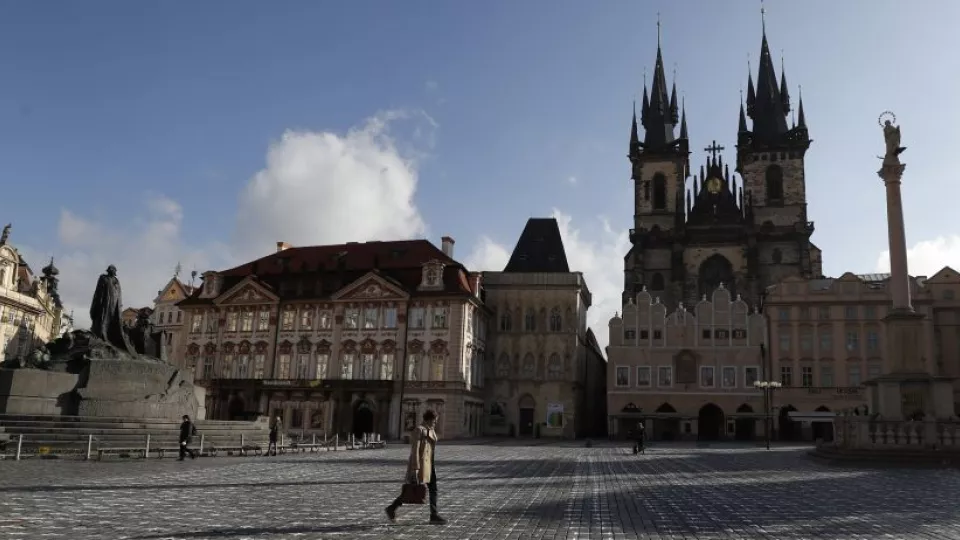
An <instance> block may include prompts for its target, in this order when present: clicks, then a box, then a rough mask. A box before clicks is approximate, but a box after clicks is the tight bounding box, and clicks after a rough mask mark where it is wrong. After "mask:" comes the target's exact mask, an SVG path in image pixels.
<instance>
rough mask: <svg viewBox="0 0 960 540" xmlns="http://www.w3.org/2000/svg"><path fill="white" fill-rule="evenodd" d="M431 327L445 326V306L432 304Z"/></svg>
mask: <svg viewBox="0 0 960 540" xmlns="http://www.w3.org/2000/svg"><path fill="white" fill-rule="evenodd" d="M433 327H434V328H446V327H447V308H446V306H433Z"/></svg>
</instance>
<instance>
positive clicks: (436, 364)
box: [430, 354, 444, 381]
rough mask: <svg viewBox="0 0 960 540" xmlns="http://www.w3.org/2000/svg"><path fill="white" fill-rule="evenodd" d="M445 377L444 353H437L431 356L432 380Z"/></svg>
mask: <svg viewBox="0 0 960 540" xmlns="http://www.w3.org/2000/svg"><path fill="white" fill-rule="evenodd" d="M443 379H444V376H443V355H442V354H435V355H433V356H432V357H431V358H430V380H433V381H442V380H443Z"/></svg>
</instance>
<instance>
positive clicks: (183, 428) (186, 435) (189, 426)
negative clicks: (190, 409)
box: [179, 415, 197, 461]
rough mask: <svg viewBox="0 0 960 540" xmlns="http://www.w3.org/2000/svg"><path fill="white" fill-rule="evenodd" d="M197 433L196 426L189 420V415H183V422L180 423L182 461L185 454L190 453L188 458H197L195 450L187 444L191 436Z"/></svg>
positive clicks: (191, 438)
mask: <svg viewBox="0 0 960 540" xmlns="http://www.w3.org/2000/svg"><path fill="white" fill-rule="evenodd" d="M196 434H197V427H196V426H194V425H193V422H191V421H190V417H189V416H187V415H183V422H181V423H180V459H179V461H183V459H184V458H185V457H187V454H190V459H196V458H197V452H196V451H195V450H191V449H190V447H189V446H188V445H189V444H190V441H191V440H193V436H194V435H196Z"/></svg>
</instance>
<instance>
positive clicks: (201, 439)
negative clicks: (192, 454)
mask: <svg viewBox="0 0 960 540" xmlns="http://www.w3.org/2000/svg"><path fill="white" fill-rule="evenodd" d="M197 455H198V456H202V455H203V433H201V434H200V448H199V449H198V450H197Z"/></svg>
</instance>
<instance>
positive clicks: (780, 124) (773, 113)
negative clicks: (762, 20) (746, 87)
mask: <svg viewBox="0 0 960 540" xmlns="http://www.w3.org/2000/svg"><path fill="white" fill-rule="evenodd" d="M748 113H749V114H750V118H751V119H753V136H754V140H760V141H764V142H775V141H776V140H777V139H778V138H779V137H780V136H781V135H782V134H784V133H786V132H787V131H788V130H789V127H788V126H787V114H786V113H785V112H784V111H783V98H782V96H781V95H780V85H779V84H778V82H777V73H776V69H775V68H774V67H773V58H772V57H771V56H770V45H769V43H767V33H766V31H764V32H763V38H762V40H761V43H760V69H759V71H758V72H757V89H756V98H755V100H754V103H753V107H751V110H750V111H748Z"/></svg>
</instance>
